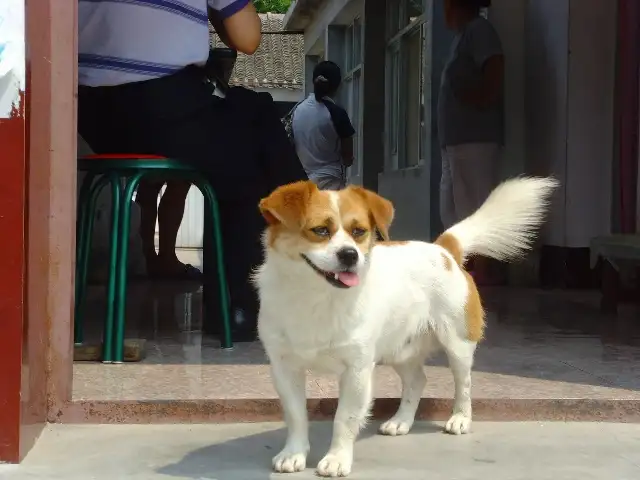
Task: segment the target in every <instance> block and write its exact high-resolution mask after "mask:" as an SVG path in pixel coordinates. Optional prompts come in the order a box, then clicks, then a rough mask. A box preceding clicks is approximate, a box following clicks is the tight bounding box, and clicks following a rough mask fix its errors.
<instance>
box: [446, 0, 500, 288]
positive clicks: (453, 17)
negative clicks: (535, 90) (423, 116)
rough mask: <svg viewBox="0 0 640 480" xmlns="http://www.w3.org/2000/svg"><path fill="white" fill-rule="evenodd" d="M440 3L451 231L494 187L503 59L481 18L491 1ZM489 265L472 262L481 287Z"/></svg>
mask: <svg viewBox="0 0 640 480" xmlns="http://www.w3.org/2000/svg"><path fill="white" fill-rule="evenodd" d="M443 1H444V2H445V5H444V6H445V19H446V22H447V26H448V27H449V28H450V29H452V30H454V31H455V32H456V35H455V38H454V40H453V44H452V45H451V51H450V54H449V58H448V60H447V63H446V65H445V67H444V70H443V72H442V78H441V82H440V94H439V97H438V136H439V141H440V147H441V151H442V179H441V182H440V215H441V218H442V222H443V224H444V226H445V227H450V226H451V225H453V224H454V223H456V222H458V221H460V220H462V219H463V218H465V217H467V216H468V215H471V214H472V213H473V212H474V211H475V210H476V209H477V208H478V207H479V206H480V205H481V204H482V202H484V200H485V199H486V198H487V197H488V196H489V194H490V193H491V190H492V189H493V188H494V187H495V186H496V185H497V183H498V179H499V160H500V150H501V147H502V145H503V143H504V111H503V110H504V108H503V83H504V56H503V51H502V44H501V42H500V37H499V36H498V34H497V32H496V31H495V29H494V28H493V26H492V25H491V23H490V22H489V21H488V20H487V19H486V18H484V17H482V16H481V15H480V11H481V9H482V8H484V7H489V6H490V4H491V1H490V0H443ZM490 267H491V265H490V263H489V261H488V259H484V258H476V259H475V260H474V265H473V270H474V276H475V278H476V279H477V280H478V281H479V283H484V284H486V283H495V281H496V279H492V278H490V277H491V276H492V275H490V273H489V270H491V268H490Z"/></svg>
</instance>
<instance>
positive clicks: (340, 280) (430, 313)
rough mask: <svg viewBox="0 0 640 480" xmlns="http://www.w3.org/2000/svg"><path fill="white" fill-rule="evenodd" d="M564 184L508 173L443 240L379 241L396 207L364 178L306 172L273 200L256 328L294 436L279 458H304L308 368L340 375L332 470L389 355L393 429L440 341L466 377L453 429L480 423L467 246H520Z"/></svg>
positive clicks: (280, 462) (338, 472) (401, 426)
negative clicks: (329, 180)
mask: <svg viewBox="0 0 640 480" xmlns="http://www.w3.org/2000/svg"><path fill="white" fill-rule="evenodd" d="M556 185H557V182H556V181H555V180H553V179H551V178H517V179H513V180H509V181H507V182H505V183H503V184H502V185H500V186H498V188H496V190H494V192H493V193H492V194H491V196H490V197H489V198H488V199H487V201H486V202H485V203H484V205H482V207H480V209H479V210H478V211H477V212H476V213H474V214H473V215H472V216H470V217H469V218H467V219H465V220H463V221H462V222H460V223H458V224H457V225H455V226H453V227H451V228H450V229H449V230H447V231H446V232H445V233H443V234H442V235H441V236H440V237H439V238H438V239H437V240H436V241H435V243H425V242H417V241H415V242H414V241H412V242H376V235H375V232H376V229H377V230H378V231H380V233H381V234H382V236H383V237H385V238H388V229H389V226H390V224H391V221H392V219H393V214H394V210H393V206H392V204H391V203H390V202H389V201H388V200H385V199H384V198H382V197H380V196H378V195H377V194H375V193H373V192H370V191H368V190H365V189H363V188H360V187H354V186H352V187H349V188H346V189H345V190H341V191H338V192H332V191H320V190H318V189H317V188H316V187H315V185H314V184H313V183H311V182H299V183H294V184H291V185H285V186H283V187H280V188H278V189H277V190H275V191H274V192H273V193H272V194H271V195H270V196H269V197H267V198H265V199H264V200H262V202H261V203H260V209H261V211H262V213H263V215H264V216H265V218H266V219H267V222H268V224H269V226H268V228H267V231H266V233H265V237H264V243H265V248H266V261H265V263H264V264H263V265H262V266H261V267H260V269H259V270H258V272H257V273H256V278H255V282H256V284H257V287H258V289H259V294H260V301H261V306H260V316H259V320H258V324H259V327H258V329H259V335H260V339H261V340H262V342H263V344H264V347H265V349H266V352H267V355H268V357H269V360H270V362H271V368H272V377H273V381H274V383H275V387H276V390H277V391H278V395H279V396H280V399H281V402H282V407H283V410H284V414H285V420H286V423H287V427H288V437H287V442H286V445H285V446H284V449H283V450H282V451H281V452H280V453H279V454H278V455H276V456H275V457H274V459H273V468H274V469H275V470H276V471H277V472H296V471H301V470H303V469H304V468H305V467H306V459H307V454H308V453H309V440H308V431H307V430H308V423H307V409H306V396H305V373H306V371H307V370H314V371H320V372H331V373H335V374H338V375H339V376H340V398H339V403H338V409H337V412H336V415H335V420H334V427H333V438H332V441H331V447H330V449H329V452H328V453H327V454H326V456H325V457H324V458H323V459H322V460H320V463H319V464H318V466H317V473H318V474H319V475H321V476H327V477H336V476H346V475H348V474H349V473H350V472H351V467H352V463H353V447H354V442H355V439H356V436H357V434H358V431H359V430H360V428H361V427H362V426H363V424H364V423H365V422H366V419H367V415H368V413H369V407H370V404H371V401H372V377H373V370H374V367H375V365H376V364H377V363H384V364H388V365H392V366H393V367H394V368H395V370H396V372H397V373H398V375H399V376H400V378H401V379H402V400H401V403H400V408H399V409H398V411H397V413H396V414H395V415H394V416H393V418H391V419H390V420H389V421H387V422H386V423H384V424H383V425H382V426H381V427H380V432H381V433H383V434H386V435H404V434H406V433H407V432H408V431H409V429H410V428H411V426H412V425H413V422H414V416H415V413H416V409H417V406H418V402H419V401H420V398H421V396H422V391H423V389H424V386H425V382H426V378H425V374H424V370H423V364H424V361H425V359H426V358H427V357H428V356H429V355H430V354H431V353H433V352H434V351H437V350H439V349H444V351H445V352H446V354H447V357H448V359H449V365H450V367H451V370H452V372H453V377H454V381H455V399H454V407H453V414H452V416H451V418H450V419H449V420H448V421H447V423H446V426H445V430H446V431H447V432H449V433H452V434H462V433H467V432H469V430H470V427H471V393H470V391H471V366H472V363H473V355H474V351H475V349H476V344H477V342H478V341H479V340H480V339H481V338H482V336H483V330H484V312H483V309H482V305H481V302H480V298H479V295H478V290H477V289H476V286H475V284H474V282H473V279H472V278H471V276H470V275H469V274H468V273H467V272H465V271H464V269H463V264H464V261H465V258H466V257H467V256H468V255H471V254H481V255H486V256H489V257H493V258H496V259H500V260H509V259H513V258H515V257H518V256H520V255H522V254H523V253H524V252H525V251H526V250H527V249H528V248H529V247H530V245H531V243H532V241H533V239H534V237H535V233H536V230H537V227H538V226H539V225H540V224H541V223H542V221H543V218H544V213H545V210H546V206H547V203H548V199H549V196H550V194H551V193H552V191H553V189H554V188H555V187H556Z"/></svg>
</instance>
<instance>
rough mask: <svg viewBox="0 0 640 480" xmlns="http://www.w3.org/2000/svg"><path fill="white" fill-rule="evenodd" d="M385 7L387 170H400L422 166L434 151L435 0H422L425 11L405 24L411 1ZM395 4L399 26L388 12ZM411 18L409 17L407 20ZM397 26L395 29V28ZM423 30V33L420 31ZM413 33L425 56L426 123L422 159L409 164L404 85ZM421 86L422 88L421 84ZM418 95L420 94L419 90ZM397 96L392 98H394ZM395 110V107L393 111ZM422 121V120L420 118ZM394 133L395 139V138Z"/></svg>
mask: <svg viewBox="0 0 640 480" xmlns="http://www.w3.org/2000/svg"><path fill="white" fill-rule="evenodd" d="M385 1H386V5H385V9H386V12H387V19H388V20H387V31H386V32H385V37H386V38H387V42H386V48H385V64H386V68H385V70H386V74H385V135H384V143H385V171H397V170H403V169H411V168H417V167H422V166H423V165H425V164H426V163H427V162H428V160H429V158H430V150H431V117H432V115H431V112H432V109H431V58H430V57H431V50H430V46H431V35H432V32H431V23H430V21H429V19H430V18H431V16H432V15H431V11H432V2H433V0H423V1H422V5H423V9H422V13H421V14H420V15H419V16H417V17H415V18H414V19H413V20H412V21H408V23H407V24H406V25H402V22H403V20H402V19H404V18H406V17H407V14H408V11H409V8H408V2H409V0H385ZM394 7H395V9H397V10H396V11H398V12H399V15H398V16H397V17H396V16H395V15H394V16H393V17H395V20H397V25H396V26H395V27H394V26H393V25H392V24H391V23H392V21H393V19H392V15H389V12H391V11H392V9H393V8H394ZM407 20H408V19H407ZM394 28H395V31H394ZM421 29H424V32H421V31H420V30H421ZM411 35H421V36H422V38H421V49H422V52H421V56H422V58H423V59H424V61H423V65H422V79H421V82H422V96H423V97H424V100H423V101H424V113H423V122H424V125H423V126H422V128H421V138H420V140H419V141H420V145H419V148H418V151H419V152H420V153H419V157H420V158H419V160H418V163H417V164H416V165H409V164H408V162H407V160H408V158H407V153H408V152H407V150H408V149H407V138H406V133H407V129H406V126H407V105H408V95H409V93H410V92H409V91H408V89H406V88H403V86H404V84H405V83H406V79H407V73H408V72H407V61H408V60H409V59H408V55H407V49H408V45H407V43H406V39H408V38H410V37H411ZM394 55H398V57H399V59H398V66H397V69H396V68H395V66H394V64H393V62H394V58H393V57H394ZM394 82H396V83H397V92H394V88H393V85H394ZM418 88H420V87H418ZM418 95H419V93H418ZM394 96H395V97H396V98H393V97H394ZM394 109H395V110H394ZM396 116H397V122H396V125H394V117H396ZM418 121H420V120H418ZM394 135H395V139H394ZM394 144H397V150H396V151H394Z"/></svg>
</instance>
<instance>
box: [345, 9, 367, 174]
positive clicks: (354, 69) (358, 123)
mask: <svg viewBox="0 0 640 480" xmlns="http://www.w3.org/2000/svg"><path fill="white" fill-rule="evenodd" d="M356 27H358V28H356ZM363 27H364V25H363V17H362V16H360V15H357V16H356V17H354V18H353V20H351V22H350V23H349V24H348V25H346V26H345V28H344V43H343V45H344V49H343V50H344V52H343V54H344V58H343V65H344V66H345V69H344V70H345V71H344V72H343V76H342V99H343V101H344V103H345V107H346V109H347V112H348V113H349V117H350V119H351V123H352V124H354V129H355V131H356V133H355V135H354V137H355V140H356V141H355V143H354V145H353V157H354V158H353V165H352V166H351V167H349V169H348V171H347V177H354V176H359V175H361V174H362V116H363V111H364V109H363V102H362V94H363V91H362V90H363V89H362V73H363V56H364V48H363V47H364V28H363ZM358 36H359V37H360V38H359V42H358V45H359V46H358V49H357V50H358V53H359V57H360V58H354V56H355V52H356V41H357V40H358V39H357V37H358ZM349 37H350V38H349ZM356 82H357V83H358V85H357V88H356V87H355V83H356ZM345 87H346V88H345ZM356 90H357V96H358V98H357V105H356V109H355V110H354V102H355V101H356V99H355V98H354V91H356Z"/></svg>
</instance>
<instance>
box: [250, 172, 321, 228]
mask: <svg viewBox="0 0 640 480" xmlns="http://www.w3.org/2000/svg"><path fill="white" fill-rule="evenodd" d="M317 190H318V187H316V185H315V184H314V183H313V182H310V181H304V182H296V183H290V184H288V185H283V186H282V187H278V188H276V189H275V190H274V191H273V192H272V193H271V195H269V196H268V197H266V198H263V199H262V200H261V201H260V205H259V208H260V213H262V216H263V217H264V218H265V220H266V221H267V223H268V224H269V225H278V224H283V225H285V226H287V227H290V228H296V227H299V226H300V223H301V220H302V219H303V218H304V214H305V211H306V209H307V206H308V205H309V202H310V200H311V195H313V193H314V192H316V191H317Z"/></svg>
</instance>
